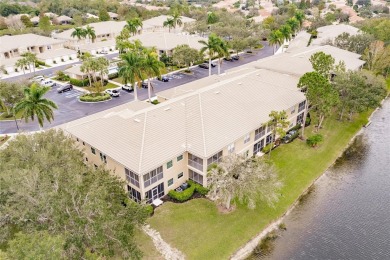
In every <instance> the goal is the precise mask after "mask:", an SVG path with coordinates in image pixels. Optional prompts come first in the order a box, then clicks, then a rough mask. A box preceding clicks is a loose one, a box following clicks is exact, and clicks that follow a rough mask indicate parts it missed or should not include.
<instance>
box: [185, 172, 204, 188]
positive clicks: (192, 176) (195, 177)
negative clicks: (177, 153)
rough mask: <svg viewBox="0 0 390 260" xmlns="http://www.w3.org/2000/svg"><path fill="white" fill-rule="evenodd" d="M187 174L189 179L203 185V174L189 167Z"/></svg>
mask: <svg viewBox="0 0 390 260" xmlns="http://www.w3.org/2000/svg"><path fill="white" fill-rule="evenodd" d="M188 174H189V177H190V179H191V180H193V181H195V182H197V183H199V184H201V185H203V175H201V174H199V173H197V172H194V171H193V170H191V169H189V170H188Z"/></svg>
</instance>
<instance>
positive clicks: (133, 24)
mask: <svg viewBox="0 0 390 260" xmlns="http://www.w3.org/2000/svg"><path fill="white" fill-rule="evenodd" d="M142 25H143V24H142V20H141V19H140V18H138V17H136V18H133V19H130V20H128V21H127V22H126V25H125V28H126V29H127V30H128V31H129V32H130V33H131V34H133V35H136V34H137V32H138V31H139V30H140V29H141V28H142Z"/></svg>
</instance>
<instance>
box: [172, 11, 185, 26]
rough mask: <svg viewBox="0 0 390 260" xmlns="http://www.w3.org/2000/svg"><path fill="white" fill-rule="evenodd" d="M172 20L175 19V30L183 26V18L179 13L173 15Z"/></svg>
mask: <svg viewBox="0 0 390 260" xmlns="http://www.w3.org/2000/svg"><path fill="white" fill-rule="evenodd" d="M172 18H173V25H174V26H173V28H176V26H179V27H180V26H182V24H183V21H182V20H181V16H180V14H179V13H178V12H175V13H174V14H173V15H172Z"/></svg>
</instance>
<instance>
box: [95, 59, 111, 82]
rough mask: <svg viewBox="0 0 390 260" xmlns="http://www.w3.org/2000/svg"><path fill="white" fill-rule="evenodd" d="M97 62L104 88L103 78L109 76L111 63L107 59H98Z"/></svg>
mask: <svg viewBox="0 0 390 260" xmlns="http://www.w3.org/2000/svg"><path fill="white" fill-rule="evenodd" d="M96 62H97V64H98V71H99V74H100V81H101V83H102V86H103V85H104V84H103V77H104V75H107V74H108V66H109V65H110V62H109V61H108V60H107V58H105V57H99V58H97V59H96Z"/></svg>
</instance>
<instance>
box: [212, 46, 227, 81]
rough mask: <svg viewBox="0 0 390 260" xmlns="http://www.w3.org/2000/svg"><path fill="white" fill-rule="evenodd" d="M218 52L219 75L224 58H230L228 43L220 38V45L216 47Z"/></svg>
mask: <svg viewBox="0 0 390 260" xmlns="http://www.w3.org/2000/svg"><path fill="white" fill-rule="evenodd" d="M216 47H217V48H216V50H215V51H216V52H217V54H218V75H219V74H221V65H222V58H224V57H227V56H229V46H228V44H227V42H226V41H224V40H222V39H221V38H219V44H217V46H216Z"/></svg>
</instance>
